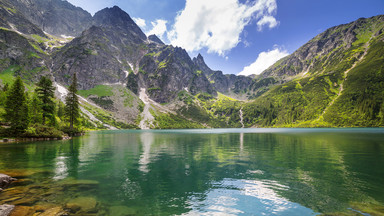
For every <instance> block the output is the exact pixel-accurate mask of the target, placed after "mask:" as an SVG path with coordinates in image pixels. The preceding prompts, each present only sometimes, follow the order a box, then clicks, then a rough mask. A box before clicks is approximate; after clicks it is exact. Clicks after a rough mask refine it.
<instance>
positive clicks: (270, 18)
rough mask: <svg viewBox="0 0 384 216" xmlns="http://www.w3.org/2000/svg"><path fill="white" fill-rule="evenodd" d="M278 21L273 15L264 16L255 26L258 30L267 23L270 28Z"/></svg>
mask: <svg viewBox="0 0 384 216" xmlns="http://www.w3.org/2000/svg"><path fill="white" fill-rule="evenodd" d="M278 24H279V22H278V21H277V20H276V19H275V17H273V16H264V17H263V18H261V19H260V20H259V21H258V22H257V28H258V30H259V31H262V30H263V26H265V25H268V27H269V28H270V29H272V28H275V27H276V26H277V25H278Z"/></svg>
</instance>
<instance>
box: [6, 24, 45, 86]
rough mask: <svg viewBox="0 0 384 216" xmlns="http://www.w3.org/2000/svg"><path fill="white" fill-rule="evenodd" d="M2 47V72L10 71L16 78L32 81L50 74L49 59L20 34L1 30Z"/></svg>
mask: <svg viewBox="0 0 384 216" xmlns="http://www.w3.org/2000/svg"><path fill="white" fill-rule="evenodd" d="M0 47H1V49H0V59H1V65H0V71H3V70H6V69H9V70H11V72H12V73H13V74H14V75H15V76H17V75H20V76H21V77H23V78H25V79H27V80H31V81H37V80H38V79H39V78H40V76H41V75H45V74H48V73H49V70H48V68H47V65H48V64H49V59H48V57H47V56H46V55H45V54H44V53H41V52H39V51H38V50H36V49H35V48H34V47H33V46H32V45H31V44H30V43H29V41H28V40H27V39H26V38H25V37H23V36H21V35H19V34H18V33H16V32H13V31H8V30H4V29H0ZM11 67H12V68H11Z"/></svg>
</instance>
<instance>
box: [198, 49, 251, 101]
mask: <svg viewBox="0 0 384 216" xmlns="http://www.w3.org/2000/svg"><path fill="white" fill-rule="evenodd" d="M193 62H194V63H195V65H197V67H198V68H199V70H201V71H202V72H203V73H204V74H205V75H206V76H207V77H208V79H209V80H210V81H211V82H212V84H213V86H214V87H215V89H216V90H217V91H219V92H221V93H235V94H239V93H246V92H247V91H248V90H249V88H250V86H251V85H252V84H253V83H254V80H253V78H251V77H246V76H236V75H234V74H223V72H222V71H214V70H212V69H211V68H209V67H208V66H207V64H206V63H205V61H204V58H203V56H201V55H200V54H199V55H198V56H197V57H196V58H193Z"/></svg>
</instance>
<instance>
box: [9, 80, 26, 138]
mask: <svg viewBox="0 0 384 216" xmlns="http://www.w3.org/2000/svg"><path fill="white" fill-rule="evenodd" d="M5 112H6V115H5V119H6V120H7V121H8V122H9V123H10V125H11V128H10V129H11V131H12V132H13V133H14V135H20V134H21V133H23V132H24V131H25V129H27V128H28V124H29V118H28V104H27V96H26V94H25V87H24V83H23V81H22V80H21V78H20V77H17V78H16V80H15V82H14V83H13V84H12V86H11V88H10V89H9V90H8V91H7V98H6V102H5Z"/></svg>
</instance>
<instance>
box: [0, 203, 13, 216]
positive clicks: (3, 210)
mask: <svg viewBox="0 0 384 216" xmlns="http://www.w3.org/2000/svg"><path fill="white" fill-rule="evenodd" d="M14 208H15V206H14V205H0V215H1V216H8V215H9V214H10V213H11V211H12V210H13V209H14Z"/></svg>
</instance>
